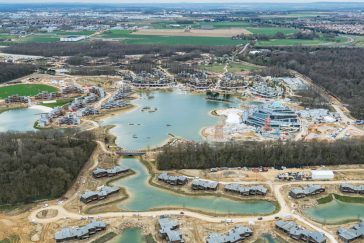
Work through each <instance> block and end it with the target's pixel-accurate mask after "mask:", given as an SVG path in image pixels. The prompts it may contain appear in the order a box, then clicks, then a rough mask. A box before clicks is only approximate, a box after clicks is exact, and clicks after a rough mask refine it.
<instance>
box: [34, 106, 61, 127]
mask: <svg viewBox="0 0 364 243" xmlns="http://www.w3.org/2000/svg"><path fill="white" fill-rule="evenodd" d="M62 112H63V109H62V107H55V108H53V109H52V110H51V111H50V112H48V113H41V114H40V118H39V119H38V125H39V127H41V128H44V127H46V126H48V125H49V124H50V122H51V121H52V120H53V119H55V118H57V117H60V116H61V115H62Z"/></svg>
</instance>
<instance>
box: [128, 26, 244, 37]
mask: <svg viewBox="0 0 364 243" xmlns="http://www.w3.org/2000/svg"><path fill="white" fill-rule="evenodd" d="M243 33H244V34H251V33H250V32H249V31H247V30H246V29H243V28H235V29H212V30H204V29H191V30H190V31H188V32H186V31H184V30H178V29H162V30H161V29H142V30H138V31H136V32H133V33H132V34H133V35H159V36H199V37H202V36H203V37H232V36H236V35H240V34H243Z"/></svg>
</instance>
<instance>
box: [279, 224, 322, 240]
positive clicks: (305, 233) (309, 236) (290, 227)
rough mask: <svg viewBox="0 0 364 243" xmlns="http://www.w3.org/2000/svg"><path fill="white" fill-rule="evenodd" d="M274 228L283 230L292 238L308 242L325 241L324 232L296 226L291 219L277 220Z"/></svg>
mask: <svg viewBox="0 0 364 243" xmlns="http://www.w3.org/2000/svg"><path fill="white" fill-rule="evenodd" d="M275 226H276V228H277V229H279V230H281V231H283V232H284V233H286V234H287V235H289V237H291V238H292V239H294V240H301V241H304V242H310V243H325V242H326V236H325V234H323V233H321V232H318V231H310V230H307V229H305V228H303V227H300V226H298V225H297V224H296V223H295V222H293V221H281V220H280V221H277V222H276V225H275Z"/></svg>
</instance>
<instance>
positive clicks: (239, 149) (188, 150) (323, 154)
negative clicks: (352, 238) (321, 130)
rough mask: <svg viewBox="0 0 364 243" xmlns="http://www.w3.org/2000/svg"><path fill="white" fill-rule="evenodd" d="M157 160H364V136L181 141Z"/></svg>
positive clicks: (179, 164)
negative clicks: (332, 139) (331, 139)
mask: <svg viewBox="0 0 364 243" xmlns="http://www.w3.org/2000/svg"><path fill="white" fill-rule="evenodd" d="M156 162H157V167H158V169H161V170H170V169H208V168H214V167H258V166H268V167H280V166H286V167H289V168H293V167H302V166H319V165H338V164H364V140H350V141H346V140H345V141H337V142H335V143H326V142H285V143H283V142H266V143H259V142H244V143H238V142H231V143H218V144H208V143H203V144H194V143H189V144H179V145H177V146H165V147H163V148H162V152H161V153H159V154H158V156H157V159H156Z"/></svg>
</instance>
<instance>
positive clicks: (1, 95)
mask: <svg viewBox="0 0 364 243" xmlns="http://www.w3.org/2000/svg"><path fill="white" fill-rule="evenodd" d="M42 91H48V92H55V91H57V88H55V87H52V86H49V85H45V84H16V85H9V86H3V87H0V99H5V98H7V97H8V96H10V95H21V96H34V95H36V94H38V93H40V92H42Z"/></svg>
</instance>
